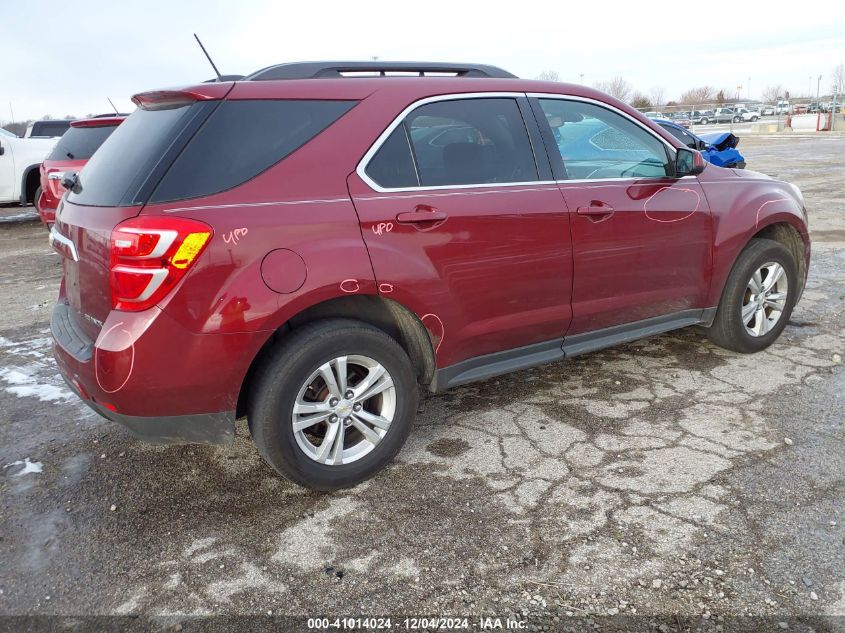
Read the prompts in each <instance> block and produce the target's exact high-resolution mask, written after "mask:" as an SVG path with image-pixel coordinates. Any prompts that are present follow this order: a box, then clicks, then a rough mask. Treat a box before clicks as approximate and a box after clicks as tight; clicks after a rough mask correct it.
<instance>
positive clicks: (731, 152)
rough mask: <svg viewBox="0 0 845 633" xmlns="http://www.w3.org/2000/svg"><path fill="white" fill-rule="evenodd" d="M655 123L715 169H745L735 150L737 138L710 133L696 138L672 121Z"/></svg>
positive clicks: (740, 155)
mask: <svg viewBox="0 0 845 633" xmlns="http://www.w3.org/2000/svg"><path fill="white" fill-rule="evenodd" d="M655 123H657V124H658V125H659V126H660V127H662V128H663V129H664V130H666V131H667V132H669V134H671V135H672V136H674V137H675V138H677V139H678V140H679V141H681V143H683V144H684V145H686V146H687V147H689V148H691V149H694V150H698V151H699V152H701V155H702V156H703V157H704V160H706V161H707V162H708V163H711V164H713V165H716V166H717V167H735V168H737V169H745V157H744V156H743V155H742V154H740V153H739V150H737V149H736V146H737V145H739V138H738V137H737V136H736V135H735V134H731V133H730V132H711V133H710V134H702V135H701V136H697V135H695V134H693V133H692V132H690V131H689V130H687V129H684V128H683V127H681V126H680V125H677V124H676V123H675V122H674V121H667V120H662V119H655Z"/></svg>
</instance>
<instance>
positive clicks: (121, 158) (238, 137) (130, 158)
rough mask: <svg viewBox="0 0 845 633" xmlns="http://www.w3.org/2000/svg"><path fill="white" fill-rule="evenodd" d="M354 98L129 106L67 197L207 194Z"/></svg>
mask: <svg viewBox="0 0 845 633" xmlns="http://www.w3.org/2000/svg"><path fill="white" fill-rule="evenodd" d="M356 103H357V102H356V101H329V100H232V101H223V102H219V101H205V102H198V103H195V104H193V105H187V106H182V107H179V108H171V109H166V110H137V111H135V112H134V113H133V114H132V115H131V116H130V117H129V118H128V119H126V120H125V121H124V122H123V124H122V125H120V126H119V128H118V129H117V130H116V131H115V133H114V134H112V135H111V137H110V138H109V139H108V140H107V141H106V142H105V143H103V146H102V147H101V148H100V150H99V151H98V152H97V153H96V154H94V156H93V157H92V158H91V160H90V161H89V162H88V164H87V165H86V166H85V168H84V169H83V171H82V172H80V175H79V183H80V188H81V191H79V193H72V194H71V195H70V196H69V200H70V201H71V202H73V203H77V204H85V205H93V206H127V205H133V204H143V203H146V202H165V201H173V200H183V199H186V198H195V197H198V196H207V195H210V194H213V193H218V192H220V191H225V190H226V189H231V188H232V187H236V186H238V185H240V184H242V183H244V182H246V181H247V180H250V179H252V178H254V177H255V176H257V175H258V174H260V173H261V172H263V171H264V170H266V169H267V168H269V167H271V166H272V165H274V164H276V163H277V162H279V161H280V160H282V159H283V158H285V157H286V156H288V155H290V154H291V153H292V152H294V151H296V150H297V149H298V148H299V147H301V146H302V145H304V144H305V143H307V142H308V141H309V140H311V139H312V138H314V137H315V136H316V135H317V134H319V133H320V132H322V131H323V130H324V129H325V128H327V127H328V126H329V125H331V124H332V123H333V122H334V121H336V120H337V119H339V118H340V117H341V116H343V114H345V113H346V112H347V111H348V110H349V109H350V108H351V107H352V106H354V105H355V104H356Z"/></svg>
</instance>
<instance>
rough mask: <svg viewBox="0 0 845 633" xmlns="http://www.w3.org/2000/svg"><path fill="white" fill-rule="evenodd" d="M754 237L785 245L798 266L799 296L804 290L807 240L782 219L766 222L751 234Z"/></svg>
mask: <svg viewBox="0 0 845 633" xmlns="http://www.w3.org/2000/svg"><path fill="white" fill-rule="evenodd" d="M755 238H765V239H769V240H773V241H775V242H780V243H781V244H783V245H784V246H786V248H787V249H788V250H789V252H790V253H791V254H792V257H793V258H794V259H795V265H796V267H797V268H798V281H799V283H800V286H799V288H798V297H799V298H800V297H801V294H802V293H803V292H804V283H805V281H806V279H807V265H808V262H807V257H808V256H807V249H808V248H809V240H808V241H804V238H803V237H802V236H801V233H800V232H799V231H798V229H797V228H796V227H795V226H794V225H793V224H792V223H790V222H787V221H784V220H780V221H772V222H770V223H769V224H766V225H765V226H763V227H762V228H760V229H759V230H758V231H757V232H756V233H755V234H754V235H752V236H751V239H755ZM749 241H750V240H749Z"/></svg>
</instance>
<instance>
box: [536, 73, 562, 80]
mask: <svg viewBox="0 0 845 633" xmlns="http://www.w3.org/2000/svg"><path fill="white" fill-rule="evenodd" d="M537 79H539V80H540V81H560V75H558V74H557V71H556V70H544V71H543V72H541V73H540V74H539V75H537Z"/></svg>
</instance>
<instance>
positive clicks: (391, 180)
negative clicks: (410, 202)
mask: <svg viewBox="0 0 845 633" xmlns="http://www.w3.org/2000/svg"><path fill="white" fill-rule="evenodd" d="M366 173H367V176H369V177H370V178H371V179H372V180H373V181H374V182H375V183H376V184H377V185H379V186H380V187H384V188H385V189H399V188H406V187H417V186H419V184H420V181H419V179H418V178H417V170H416V168H415V167H414V157H413V156H412V154H411V144H410V141H409V140H408V130H407V128H406V127H405V124H404V123H402V124H400V125H399V127H397V128H396V129H395V130H393V132H391V134H390V136H388V137H387V140H385V141H384V143H382V144H381V147H379V149H378V151H377V152H376V153H375V155H374V156H373V158H372V160H371V161H370V162H369V164H368V165H367V170H366Z"/></svg>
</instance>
